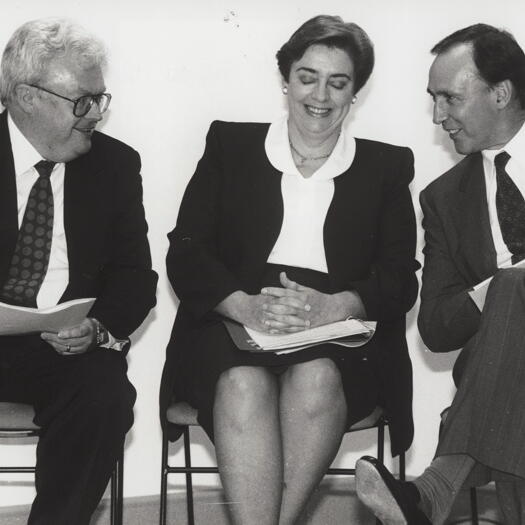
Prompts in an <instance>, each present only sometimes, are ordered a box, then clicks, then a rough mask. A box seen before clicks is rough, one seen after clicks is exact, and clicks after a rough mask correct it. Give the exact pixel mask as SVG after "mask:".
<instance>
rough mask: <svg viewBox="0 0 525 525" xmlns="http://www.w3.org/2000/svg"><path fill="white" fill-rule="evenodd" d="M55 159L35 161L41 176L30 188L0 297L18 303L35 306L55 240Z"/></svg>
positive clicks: (11, 302)
mask: <svg viewBox="0 0 525 525" xmlns="http://www.w3.org/2000/svg"><path fill="white" fill-rule="evenodd" d="M54 165H55V163H54V162H49V161H47V160H41V161H40V162H38V163H37V164H35V168H36V170H37V171H38V175H39V177H38V179H37V180H36V182H35V184H34V185H33V187H32V188H31V191H30V193H29V198H28V200H27V205H26V209H25V212H24V218H23V219H22V225H21V226H20V230H19V232H18V239H17V241H16V247H15V252H14V254H13V257H12V258H11V266H10V267H9V273H8V278H7V281H6V282H5V284H4V286H3V288H2V290H1V291H0V300H2V301H4V302H6V303H10V304H15V305H19V306H30V307H35V306H36V296H37V294H38V291H39V290H40V286H41V285H42V282H43V281H44V277H45V275H46V272H47V265H48V263H49V254H50V253H51V241H52V239H53V191H52V188H51V181H50V180H49V177H50V175H51V171H53V166H54Z"/></svg>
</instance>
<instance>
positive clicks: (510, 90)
mask: <svg viewBox="0 0 525 525" xmlns="http://www.w3.org/2000/svg"><path fill="white" fill-rule="evenodd" d="M492 89H493V91H494V96H495V99H496V105H497V107H498V108H499V109H504V108H506V107H507V106H508V104H509V102H510V101H511V100H512V95H513V94H514V86H513V85H512V82H511V81H510V80H502V81H501V82H498V83H496V84H494V86H493V88H492Z"/></svg>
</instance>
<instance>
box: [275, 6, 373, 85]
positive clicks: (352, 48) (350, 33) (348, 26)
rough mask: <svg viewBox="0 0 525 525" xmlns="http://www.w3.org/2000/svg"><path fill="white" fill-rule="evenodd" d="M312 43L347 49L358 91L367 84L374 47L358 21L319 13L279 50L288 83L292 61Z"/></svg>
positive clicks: (280, 64) (278, 57) (299, 57)
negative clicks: (354, 22) (344, 20)
mask: <svg viewBox="0 0 525 525" xmlns="http://www.w3.org/2000/svg"><path fill="white" fill-rule="evenodd" d="M313 45H323V46H327V47H335V48H337V49H341V50H342V51H345V52H346V54H347V55H348V56H349V57H350V59H351V60H352V62H353V64H354V74H355V82H354V84H355V92H356V93H357V92H358V91H359V90H360V89H361V88H362V87H363V86H364V85H365V84H366V81H367V80H368V78H369V77H370V74H371V73H372V69H373V68H374V47H373V44H372V41H371V40H370V38H369V37H368V35H367V34H366V33H365V32H364V31H363V29H361V28H360V27H359V26H358V25H357V24H353V23H351V22H348V23H345V22H343V19H342V18H341V17H339V16H329V15H318V16H316V17H314V18H311V19H310V20H308V21H306V22H305V23H304V24H303V25H302V26H301V27H300V28H299V29H298V30H297V31H296V32H295V33H294V34H293V35H292V36H291V37H290V39H289V40H288V42H286V43H285V44H284V45H283V46H282V47H281V49H279V51H278V52H277V64H278V65H279V71H280V72H281V75H282V76H283V78H284V79H285V80H286V81H287V82H288V80H289V77H290V69H291V67H292V64H293V63H294V62H296V61H297V60H300V59H301V57H302V56H303V55H304V53H305V51H306V50H307V49H308V48H309V47H310V46H313Z"/></svg>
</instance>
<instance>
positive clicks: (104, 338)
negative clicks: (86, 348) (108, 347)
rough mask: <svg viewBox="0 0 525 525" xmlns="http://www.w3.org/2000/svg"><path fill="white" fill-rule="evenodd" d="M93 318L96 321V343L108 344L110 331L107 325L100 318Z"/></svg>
mask: <svg viewBox="0 0 525 525" xmlns="http://www.w3.org/2000/svg"><path fill="white" fill-rule="evenodd" d="M92 319H93V321H94V322H95V328H96V345H97V346H101V345H103V344H106V343H107V342H108V341H109V333H108V331H107V329H106V327H105V326H104V325H103V324H102V323H101V322H100V321H99V320H98V319H95V318H94V317H93V318H92Z"/></svg>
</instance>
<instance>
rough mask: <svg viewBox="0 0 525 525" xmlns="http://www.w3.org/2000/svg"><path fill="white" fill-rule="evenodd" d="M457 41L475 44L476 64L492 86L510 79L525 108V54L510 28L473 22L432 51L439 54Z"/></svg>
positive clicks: (473, 47)
mask: <svg viewBox="0 0 525 525" xmlns="http://www.w3.org/2000/svg"><path fill="white" fill-rule="evenodd" d="M458 44H470V45H471V46H472V58H473V60H474V64H476V67H477V68H478V71H479V73H480V75H481V78H482V79H483V80H485V82H487V84H489V85H491V86H493V85H495V84H497V83H498V82H502V81H503V80H510V81H511V82H512V85H513V86H514V89H515V90H516V95H517V97H518V99H519V101H520V104H521V107H522V109H525V54H524V53H523V49H521V47H520V46H519V44H518V43H517V42H516V39H515V38H514V37H513V36H512V35H511V34H510V33H509V32H508V31H504V30H503V29H498V28H496V27H493V26H491V25H488V24H474V25H472V26H468V27H465V28H463V29H460V30H459V31H456V32H454V33H452V34H451V35H449V36H447V37H445V38H444V39H443V40H441V41H440V42H438V43H437V44H436V45H435V46H434V47H433V48H432V49H431V53H433V54H434V55H439V54H441V53H444V52H446V51H448V50H449V49H450V48H452V47H454V46H456V45H458Z"/></svg>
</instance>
